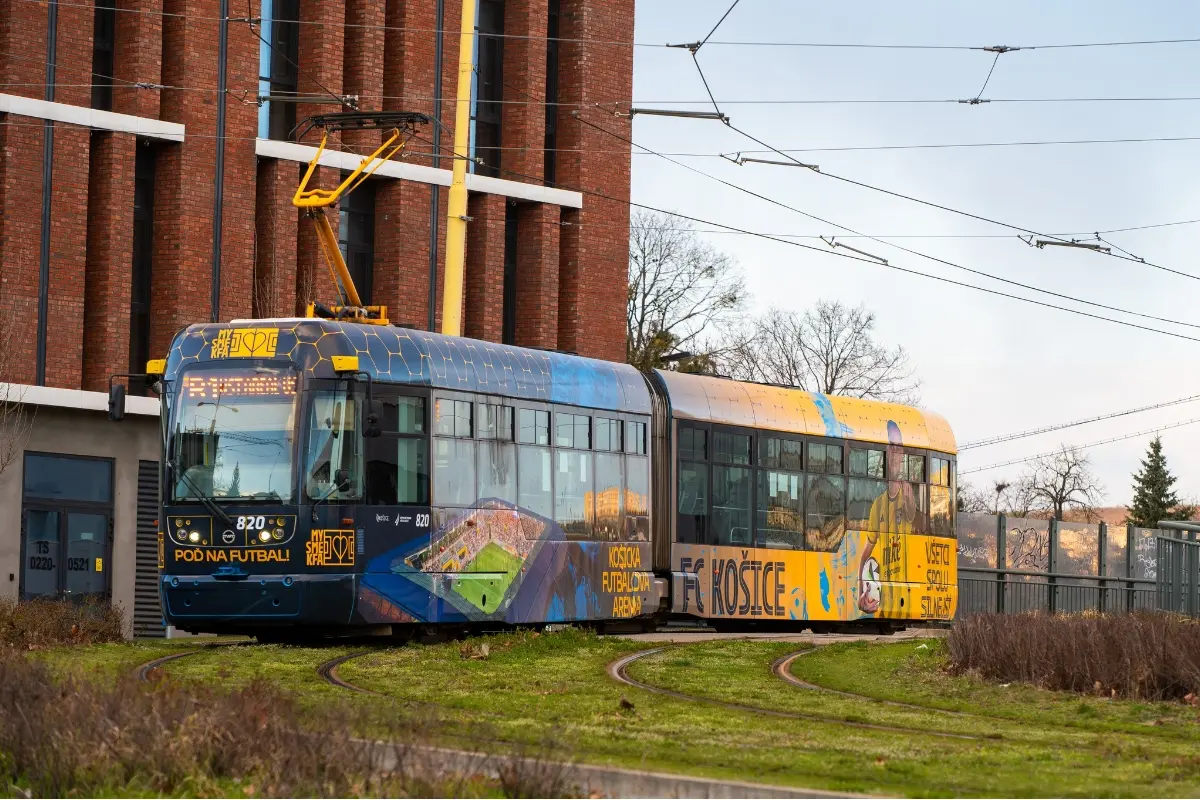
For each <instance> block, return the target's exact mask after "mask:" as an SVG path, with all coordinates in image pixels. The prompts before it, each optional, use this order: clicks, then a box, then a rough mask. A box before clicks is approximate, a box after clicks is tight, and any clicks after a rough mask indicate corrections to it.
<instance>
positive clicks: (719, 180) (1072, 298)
mask: <svg viewBox="0 0 1200 800" xmlns="http://www.w3.org/2000/svg"><path fill="white" fill-rule="evenodd" d="M577 118H578V119H579V120H580V122H582V123H583V124H585V125H588V126H590V127H592V128H595V129H596V130H598V131H601V132H603V133H607V134H608V135H609V136H612V137H614V138H617V139H619V140H621V141H623V142H627V143H628V144H630V145H631V146H633V147H641V148H642V149H645V150H649V151H650V152H654V151H653V150H650V148H647V147H645V145H641V144H638V143H637V142H634V141H633V140H632V139H629V138H627V137H624V136H622V135H621V134H618V133H615V132H613V131H610V130H608V129H607V128H605V127H603V126H601V125H597V124H595V123H593V122H590V121H588V120H585V119H583V118H582V116H580V117H577ZM663 158H664V160H666V161H668V162H670V163H672V164H675V165H677V166H680V167H682V168H684V169H686V170H688V171H690V172H694V173H696V174H697V175H701V176H703V177H705V178H708V179H709V180H712V181H716V182H717V183H720V184H722V185H724V186H727V187H729V188H731V189H734V190H736V191H739V192H743V193H745V194H748V195H750V196H752V197H755V198H757V199H760V200H763V201H765V202H768V203H771V204H772V205H777V206H779V207H780V208H784V209H787V210H788V211H791V212H793V213H796V214H800V215H801V216H804V217H807V218H809V219H812V220H815V221H817V222H820V223H822V224H825V225H831V226H833V227H835V228H839V229H841V230H844V231H848V232H850V233H851V234H854V235H856V236H859V237H865V238H870V239H871V240H872V241H876V242H879V243H880V244H886V245H888V246H889V247H894V248H896V249H898V250H902V251H904V252H906V253H909V254H910V255H914V256H918V257H920V258H924V259H928V260H930V261H933V262H935V263H938V264H942V265H944V266H948V267H951V268H953V269H958V270H962V271H964V272H969V273H972V274H974V275H979V276H981V277H984V278H989V279H991V280H995V281H999V282H1001V283H1005V284H1008V285H1010V286H1017V287H1020V288H1022V289H1026V290H1029V291H1033V292H1039V293H1041V294H1046V295H1049V296H1051V297H1056V298H1058V299H1061V300H1068V301H1071V302H1076V303H1082V304H1083V305H1088V306H1092V307H1095V308H1102V309H1104V310H1106V311H1115V312H1117V313H1122V314H1129V315H1131V316H1135V317H1140V318H1142V319H1150V320H1154V321H1155V322H1169V323H1172V324H1177V325H1182V326H1185V327H1189V328H1200V324H1196V323H1190V322H1181V321H1178V320H1163V319H1162V316H1161V315H1152V314H1144V313H1141V312H1138V311H1130V310H1128V309H1124V308H1119V307H1117V306H1110V305H1106V304H1104V303H1097V302H1094V301H1091V300H1084V299H1081V298H1079V297H1075V296H1073V295H1068V294H1063V293H1060V292H1054V291H1051V290H1049V289H1042V288H1040V287H1037V286H1033V285H1031V284H1026V283H1022V282H1020V281H1014V280H1011V279H1009V278H1003V277H1000V276H998V275H993V274H991V273H988V272H983V271H982V270H977V269H973V268H971V267H967V266H963V265H962V264H957V263H955V262H953V261H949V260H947V259H944V258H939V257H937V256H932V255H929V254H928V253H922V252H921V251H919V250H914V249H912V248H909V247H905V246H903V245H899V244H896V243H895V242H890V241H886V240H884V239H880V238H876V237H868V236H866V234H863V233H861V232H860V231H857V230H855V229H853V228H850V227H847V226H845V225H841V224H839V223H836V222H833V221H831V220H828V219H825V218H823V217H819V216H816V215H815V214H811V213H809V212H807V211H803V210H802V209H799V208H796V207H795V206H792V205H789V204H787V203H784V202H783V201H780V200H777V199H775V198H772V197H768V196H767V195H764V194H761V193H759V192H755V191H753V190H751V189H747V188H745V187H744V186H740V185H738V184H736V183H733V182H731V181H727V180H724V179H723V178H719V177H717V176H715V175H712V174H710V173H707V172H704V171H703V170H700V169H697V168H696V167H693V166H691V165H690V164H684V163H683V162H681V161H676V160H675V159H672V158H669V157H666V156H663ZM817 249H819V248H817ZM885 266H887V264H885ZM1156 330H1157V329H1156Z"/></svg>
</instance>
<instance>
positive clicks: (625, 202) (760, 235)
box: [413, 135, 1200, 342]
mask: <svg viewBox="0 0 1200 800" xmlns="http://www.w3.org/2000/svg"><path fill="white" fill-rule="evenodd" d="M413 138H415V139H418V140H421V139H422V137H420V136H419V135H416V136H414V137H413ZM425 141H427V140H425ZM499 171H500V172H503V173H505V174H508V175H512V176H513V177H518V178H524V179H526V180H538V179H537V178H536V177H534V176H531V175H526V174H523V173H520V172H516V171H514V170H510V169H505V168H504V167H503V166H502V167H500V170H499ZM555 188H561V189H566V190H569V191H575V192H579V193H580V194H583V195H586V196H591V197H597V198H600V199H603V200H609V201H611V202H614V203H621V204H623V205H628V206H630V207H632V208H640V209H644V210H646V211H653V212H656V213H659V214H666V215H668V216H672V217H677V218H679V219H685V220H688V221H689V222H694V223H697V224H700V225H712V226H715V227H719V228H723V229H725V230H732V231H739V232H742V233H745V234H748V235H753V236H755V237H757V238H760V239H764V240H767V241H773V242H778V243H780V244H785V245H788V246H790V247H796V248H799V249H802V250H811V251H813V252H815V253H821V254H822V255H825V256H834V257H837V258H844V259H848V260H850V261H859V262H862V263H864V264H870V265H872V266H876V267H883V268H885V269H890V270H894V271H896V272H901V273H904V274H907V275H915V276H918V277H922V278H927V279H929V280H933V281H937V282H939V283H945V284H948V285H951V286H959V287H962V288H966V289H972V290H975V291H978V292H983V293H985V294H990V295H994V296H997V297H1005V298H1008V299H1011V300H1017V301H1020V302H1024V303H1029V304H1031V305H1035V306H1040V307H1043V308H1050V309H1054V310H1057V311H1065V312H1067V313H1069V314H1075V315H1077V316H1081V317H1087V318H1089V319H1096V320H1100V321H1103V322H1109V323H1112V324H1115V325H1123V326H1125V327H1129V328H1135V329H1138V330H1143V331H1148V332H1150V333H1158V334H1162V335H1164V336H1170V337H1172V338H1176V339H1185V340H1187V341H1193V342H1200V338H1196V337H1194V336H1188V335H1187V334H1183V333H1177V332H1175V331H1164V330H1161V329H1159V328H1151V327H1149V326H1147V325H1139V324H1138V323H1136V322H1129V321H1127V320H1121V319H1113V318H1111V317H1105V316H1103V315H1100V314H1093V313H1091V312H1089V311H1083V310H1081V309H1077V308H1069V307H1067V306H1060V305H1056V304H1054V303H1048V302H1045V301H1042V300H1036V299H1034V298H1030V297H1022V296H1020V295H1015V294H1012V293H1010V292H1004V291H1001V290H999V289H991V288H988V287H986V286H977V285H975V284H970V283H965V282H963V281H957V280H954V279H953V278H947V277H944V276H941V275H933V274H930V273H927V272H921V271H920V270H915V269H911V268H909V267H902V266H899V265H897V264H884V263H880V262H879V261H877V260H875V259H873V258H863V257H860V256H855V255H851V254H849V253H840V252H836V251H832V250H828V249H825V248H820V247H814V246H812V245H806V244H802V243H800V242H796V241H789V240H786V239H780V238H778V237H774V236H770V235H768V234H764V233H759V232H754V231H749V230H746V229H744V228H738V227H737V226H734V225H726V224H724V223H720V222H714V221H712V220H705V219H702V218H700V217H696V216H691V215H688V214H682V213H679V212H676V211H668V210H666V209H663V208H659V207H657V206H652V205H648V204H646V203H639V202H636V201H633V200H628V199H621V198H618V197H613V196H611V195H607V194H604V193H603V192H599V191H597V190H594V189H585V188H581V187H572V186H564V185H562V184H555Z"/></svg>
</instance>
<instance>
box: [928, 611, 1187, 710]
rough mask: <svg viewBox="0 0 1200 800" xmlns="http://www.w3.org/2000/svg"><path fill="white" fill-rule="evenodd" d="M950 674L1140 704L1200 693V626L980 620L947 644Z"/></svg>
mask: <svg viewBox="0 0 1200 800" xmlns="http://www.w3.org/2000/svg"><path fill="white" fill-rule="evenodd" d="M946 648H947V654H948V663H949V667H950V671H951V672H953V673H955V674H967V673H973V674H977V675H979V676H981V677H983V678H985V679H987V680H991V681H998V682H1022V683H1029V684H1033V685H1034V686H1040V687H1042V688H1045V689H1053V690H1058V691H1069V692H1079V693H1088V694H1104V695H1108V696H1111V697H1120V698H1128V699H1137V700H1182V699H1188V700H1194V699H1195V698H1196V697H1197V695H1200V623H1198V622H1196V621H1193V620H1190V619H1187V618H1186V617H1179V616H1175V615H1171V614H1162V613H1153V612H1142V613H1135V614H1121V615H1112V616H1103V615H1095V614H1092V615H1071V616H1067V615H1059V616H1050V615H1047V614H975V615H972V616H969V617H965V618H964V619H961V620H959V621H958V622H956V623H955V625H954V628H953V629H952V630H951V631H950V635H949V636H948V637H947V638H946Z"/></svg>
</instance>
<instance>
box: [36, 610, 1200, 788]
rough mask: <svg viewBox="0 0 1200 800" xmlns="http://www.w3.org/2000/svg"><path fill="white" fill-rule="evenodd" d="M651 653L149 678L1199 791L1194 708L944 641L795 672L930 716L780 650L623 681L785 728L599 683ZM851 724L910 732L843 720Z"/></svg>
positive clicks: (825, 782) (858, 780)
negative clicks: (1068, 680) (1007, 677)
mask: <svg viewBox="0 0 1200 800" xmlns="http://www.w3.org/2000/svg"><path fill="white" fill-rule="evenodd" d="M489 600H490V597H489ZM483 644H487V647H486V648H484V647H483V646H482V645H483ZM646 646H647V645H643V644H640V643H636V642H633V641H630V640H626V639H618V638H611V637H608V638H603V637H596V636H594V635H592V634H590V633H585V632H582V631H578V630H566V631H563V632H560V633H556V634H534V633H518V634H505V635H498V636H489V637H480V638H478V639H473V640H471V641H470V642H469V643H467V644H466V645H463V644H460V643H456V642H451V643H446V644H441V645H425V646H422V645H409V646H405V647H396V648H390V649H379V650H377V651H375V652H372V653H370V654H369V655H366V656H364V657H361V658H357V659H354V660H351V661H349V662H347V663H345V664H343V665H342V666H341V667H340V668H339V673H340V674H341V676H342V677H343V678H345V679H346V680H348V681H351V682H352V683H354V684H356V685H358V686H361V687H363V688H367V689H371V690H373V691H376V692H380V693H381V694H383V695H386V696H387V697H390V698H393V699H394V700H395V701H396V702H395V704H394V705H390V706H389V704H388V702H387V701H386V700H381V699H380V698H377V697H368V696H363V695H358V694H354V693H351V692H347V691H345V690H342V689H338V688H336V687H332V686H329V685H328V684H326V683H324V682H323V681H322V680H321V679H320V678H319V677H318V676H317V675H316V673H315V666H316V665H317V664H318V663H321V662H324V661H326V660H329V659H331V658H334V657H335V656H337V655H340V654H343V653H345V652H349V651H348V650H347V649H346V648H341V647H327V648H301V647H278V646H253V647H234V648H212V649H208V650H205V651H203V652H202V653H200V654H197V655H194V656H189V657H188V658H185V659H181V660H179V661H175V662H171V663H170V664H168V665H166V666H165V667H164V669H163V672H164V673H165V674H166V675H168V676H169V677H170V678H171V679H172V680H174V681H177V682H181V683H183V684H185V685H188V684H191V683H192V682H196V683H198V684H200V685H203V686H213V685H220V686H222V687H225V688H226V689H229V690H238V689H239V688H241V687H246V686H250V685H252V684H253V682H254V681H255V679H259V680H263V679H265V680H269V681H270V682H271V683H272V684H275V685H279V686H283V687H286V688H287V689H288V690H289V691H291V692H294V693H296V695H297V698H298V707H300V708H302V709H305V710H307V711H308V712H310V713H313V714H314V715H317V714H319V713H323V712H324V713H327V712H328V711H329V710H330V709H342V710H344V711H348V712H349V713H350V715H351V716H352V717H353V718H355V719H357V720H358V730H359V732H360V733H364V734H374V735H379V734H381V733H383V731H382V730H381V729H380V728H378V727H372V726H373V725H377V724H378V723H372V722H369V721H368V720H369V719H370V718H371V716H370V714H368V713H366V712H367V711H368V710H374V711H381V710H382V711H386V712H387V713H390V714H395V715H397V716H402V717H403V716H409V715H412V714H413V713H414V709H419V710H421V712H420V713H421V714H422V718H423V719H426V720H427V721H429V726H428V737H429V738H428V741H430V742H435V743H441V744H446V745H449V746H460V747H461V746H464V739H465V740H467V741H475V742H478V741H480V740H490V741H491V742H492V744H493V745H494V746H499V747H515V748H521V747H524V748H537V747H544V746H545V744H546V743H547V742H554V743H556V748H557V751H558V752H561V753H564V754H566V753H569V754H570V755H571V756H572V757H573V758H575V759H576V760H579V761H583V762H589V763H601V764H612V765H616V766H622V767H629V768H645V769H651V770H656V771H664V772H679V773H687V774H692V775H699V776H707V777H714V778H729V779H736V780H749V781H759V782H764V783H776V784H786V785H794V786H804V787H811V788H822V789H834V790H846V791H854V792H864V793H874V794H889V795H919V796H988V795H993V796H994V795H1006V796H1014V795H1020V796H1135V795H1136V796H1191V795H1195V794H1197V793H1200V759H1197V757H1196V756H1195V755H1194V753H1195V750H1196V739H1197V738H1198V737H1200V723H1198V722H1197V710H1196V709H1194V708H1191V707H1189V706H1184V705H1182V704H1165V703H1135V702H1130V701H1123V700H1115V701H1114V700H1101V699H1099V698H1094V697H1080V696H1079V695H1071V694H1065V693H1055V692H1049V691H1045V690H1041V689H1037V688H1034V687H1031V686H1018V685H1013V686H1008V687H1001V686H999V685H995V684H988V683H984V682H983V681H981V680H979V679H976V678H973V677H970V676H953V675H950V674H948V673H947V672H946V671H945V663H946V656H945V653H944V651H943V648H944V645H942V644H941V643H939V642H937V641H935V640H924V641H922V642H900V643H888V644H882V645H881V644H873V643H854V644H837V645H830V646H827V647H823V648H820V649H818V650H815V651H812V652H810V653H808V654H806V655H804V656H802V657H800V658H799V659H797V661H796V662H795V663H794V672H795V673H796V674H797V675H798V676H800V677H801V678H803V679H805V680H809V681H812V682H815V683H819V684H822V685H826V686H829V687H831V688H838V689H842V690H844V691H850V692H857V693H861V694H866V695H870V696H872V697H875V698H880V699H892V700H895V701H898V702H904V703H912V704H916V705H921V706H925V705H927V706H931V708H929V709H922V708H916V709H912V708H900V707H896V706H892V705H888V704H886V703H879V702H872V701H870V700H863V699H855V698H846V697H839V696H835V695H831V694H829V693H822V692H814V691H809V690H804V689H801V688H798V687H795V686H791V685H788V684H786V683H784V682H783V681H781V680H779V679H778V678H777V677H775V676H774V675H772V674H771V672H770V665H771V663H772V662H773V661H774V660H775V659H776V658H778V657H780V656H781V655H784V654H786V653H788V652H792V651H794V650H796V649H797V646H796V645H789V644H781V643H777V642H767V641H761V640H759V641H749V640H726V641H722V642H710V643H698V644H693V645H685V646H681V647H674V648H669V649H667V650H665V651H663V652H661V653H656V654H653V655H650V656H647V657H645V658H644V659H641V660H639V661H637V662H635V663H634V664H633V665H632V666H631V667H630V670H629V672H630V674H631V676H632V677H634V678H635V679H637V680H640V681H643V682H646V683H649V684H651V685H658V686H663V687H669V688H672V689H674V690H676V691H682V692H686V693H689V694H693V695H697V696H701V697H707V698H711V699H714V700H722V701H728V702H735V703H740V704H744V705H749V706H755V707H759V708H764V709H777V710H786V711H792V712H796V713H800V714H805V715H809V716H812V717H816V718H818V719H816V720H801V719H788V718H781V717H773V716H767V715H763V714H761V713H757V712H755V711H753V710H735V709H729V708H725V707H720V706H716V705H710V704H706V703H698V702H691V701H687V700H682V699H676V698H671V697H665V696H662V695H657V694H651V693H649V692H646V691H643V690H640V689H636V688H633V687H629V686H624V685H621V684H617V683H615V682H614V681H612V679H611V678H609V677H608V675H607V674H606V671H605V668H606V665H607V664H608V663H609V662H611V661H612V660H614V659H616V658H618V657H619V656H621V655H625V654H627V653H630V652H633V651H636V650H639V649H644V648H645V647H646ZM166 647H167V645H164V644H160V643H156V644H155V645H152V646H150V647H149V649H147V648H146V646H143V645H130V644H127V645H116V646H112V645H105V646H97V647H91V648H83V649H82V650H83V651H84V652H83V654H82V657H81V658H77V659H75V660H76V661H78V662H81V663H86V664H89V665H90V668H91V669H93V670H96V669H97V668H99V669H100V672H101V673H104V674H112V673H113V672H114V671H115V670H116V668H113V667H109V668H104V667H101V666H100V665H101V664H102V663H104V662H106V660H111V661H112V662H113V663H119V664H120V665H121V669H124V668H125V667H126V666H127V665H129V664H130V662H132V661H135V660H136V659H135V656H134V652H137V656H138V657H142V656H146V655H148V654H149V657H154V653H155V652H165V651H166ZM122 648H124V650H122ZM72 652H73V653H75V654H77V655H78V654H79V653H80V649H79V648H75V649H73V650H72V651H65V652H64V651H57V650H52V651H46V652H45V653H41V654H37V655H38V657H39V658H43V659H45V660H47V661H48V662H51V663H52V664H60V665H61V664H62V663H64V662H66V661H68V660H70V653H72ZM142 660H147V659H145V658H142ZM130 668H131V667H130ZM936 708H944V709H956V710H966V711H972V712H974V713H975V714H979V715H984V716H971V717H966V716H956V715H952V714H946V713H943V712H939V711H937V710H936ZM360 711H361V713H360ZM846 720H850V721H859V722H869V723H872V724H880V725H887V726H892V727H895V728H901V729H905V730H873V729H864V728H858V727H852V726H848V725H845V724H841V722H842V721H846ZM1154 723H1159V724H1154ZM933 731H942V732H948V733H960V734H963V735H966V736H974V737H979V738H974V739H967V738H948V737H943V736H934V735H931V732H933Z"/></svg>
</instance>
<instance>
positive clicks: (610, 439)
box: [596, 417, 621, 453]
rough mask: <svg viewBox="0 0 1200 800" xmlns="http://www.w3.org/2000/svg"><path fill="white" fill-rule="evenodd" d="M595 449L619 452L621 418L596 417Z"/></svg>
mask: <svg viewBox="0 0 1200 800" xmlns="http://www.w3.org/2000/svg"><path fill="white" fill-rule="evenodd" d="M596 449H597V450H604V451H606V452H610V453H619V452H621V420H619V419H603V418H601V417H596Z"/></svg>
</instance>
